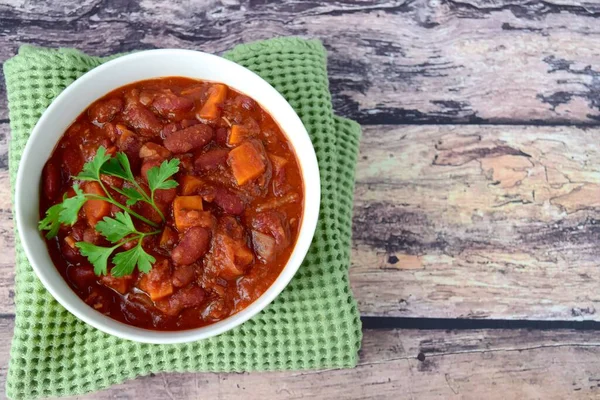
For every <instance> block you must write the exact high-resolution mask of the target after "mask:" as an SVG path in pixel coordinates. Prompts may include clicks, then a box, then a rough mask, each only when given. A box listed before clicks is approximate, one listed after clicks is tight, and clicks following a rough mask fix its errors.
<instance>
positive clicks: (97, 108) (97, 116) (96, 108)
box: [88, 98, 123, 125]
mask: <svg viewBox="0 0 600 400" xmlns="http://www.w3.org/2000/svg"><path fill="white" fill-rule="evenodd" d="M122 109H123V100H121V99H119V98H114V99H110V100H106V101H102V102H98V103H94V104H93V105H92V106H91V107H90V109H89V111H88V116H89V119H90V121H91V122H93V123H95V124H99V125H102V124H104V123H106V122H110V121H112V120H113V118H114V117H115V115H117V114H118V113H120V112H121V110H122Z"/></svg>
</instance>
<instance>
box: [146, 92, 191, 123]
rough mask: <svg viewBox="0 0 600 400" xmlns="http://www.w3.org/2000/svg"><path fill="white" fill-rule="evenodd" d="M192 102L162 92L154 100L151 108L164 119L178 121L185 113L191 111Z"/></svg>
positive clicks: (170, 93)
mask: <svg viewBox="0 0 600 400" xmlns="http://www.w3.org/2000/svg"><path fill="white" fill-rule="evenodd" d="M193 107H194V102H193V101H192V100H190V99H188V98H185V97H179V96H177V95H176V94H174V93H173V92H170V91H168V92H164V93H161V94H159V95H158V96H156V97H155V98H154V101H153V102H152V108H153V109H154V110H155V111H156V112H157V113H158V114H159V115H160V116H161V117H164V118H169V119H176V120H180V119H182V118H183V117H184V116H185V113H187V112H189V111H191V110H192V108H193Z"/></svg>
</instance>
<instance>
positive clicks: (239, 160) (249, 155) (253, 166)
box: [228, 142, 266, 186]
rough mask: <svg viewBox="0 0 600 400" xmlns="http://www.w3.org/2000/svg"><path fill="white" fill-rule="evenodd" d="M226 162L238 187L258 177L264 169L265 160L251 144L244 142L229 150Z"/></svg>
mask: <svg viewBox="0 0 600 400" xmlns="http://www.w3.org/2000/svg"><path fill="white" fill-rule="evenodd" d="M228 161H229V165H231V169H232V171H233V176H234V177H235V180H236V181H237V184H238V185H239V186H241V185H243V184H244V183H246V182H248V181H249V180H251V179H254V178H256V177H258V176H259V175H260V174H262V173H263V172H264V171H265V169H266V164H265V160H263V158H262V155H261V154H260V152H259V151H258V149H257V148H256V146H255V145H254V144H252V143H251V142H244V143H242V144H241V145H239V146H238V147H236V148H235V149H233V150H231V151H230V152H229V158H228Z"/></svg>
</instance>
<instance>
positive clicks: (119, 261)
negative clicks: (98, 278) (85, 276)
mask: <svg viewBox="0 0 600 400" xmlns="http://www.w3.org/2000/svg"><path fill="white" fill-rule="evenodd" d="M154 262H156V259H155V258H154V257H152V256H151V255H150V254H148V253H146V251H145V250H144V249H143V248H142V239H140V241H139V242H138V244H137V246H135V247H134V248H132V249H130V250H127V251H124V252H122V253H119V254H117V255H116V256H115V257H114V258H113V263H114V264H115V266H114V268H113V269H112V271H111V272H110V273H111V275H112V276H115V277H119V276H125V275H129V274H131V273H132V272H133V270H134V269H135V267H136V265H137V267H138V269H139V270H140V271H142V272H149V271H150V270H151V269H152V264H153V263H154Z"/></svg>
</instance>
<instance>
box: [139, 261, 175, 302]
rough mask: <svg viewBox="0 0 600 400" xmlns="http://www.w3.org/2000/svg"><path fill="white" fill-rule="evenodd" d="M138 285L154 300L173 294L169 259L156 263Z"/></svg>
mask: <svg viewBox="0 0 600 400" xmlns="http://www.w3.org/2000/svg"><path fill="white" fill-rule="evenodd" d="M138 287H139V288H140V289H142V290H143V291H144V292H146V293H148V295H149V296H150V298H151V299H152V300H153V301H156V300H159V299H162V298H164V297H167V296H170V295H171V294H173V284H172V283H171V266H170V265H169V261H168V260H163V261H161V262H158V263H156V264H154V266H153V267H152V269H151V270H150V272H148V273H147V274H143V275H142V277H141V279H140V282H139V283H138Z"/></svg>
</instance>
